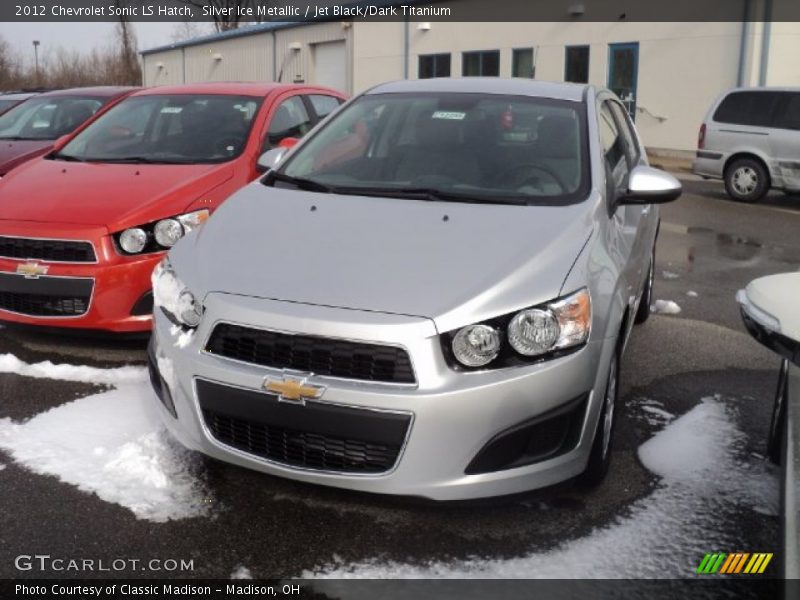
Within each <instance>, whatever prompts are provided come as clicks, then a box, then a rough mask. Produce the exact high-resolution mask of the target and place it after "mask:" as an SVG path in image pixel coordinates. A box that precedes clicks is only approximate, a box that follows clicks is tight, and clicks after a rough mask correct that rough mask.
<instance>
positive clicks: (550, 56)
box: [142, 0, 800, 152]
mask: <svg viewBox="0 0 800 600" xmlns="http://www.w3.org/2000/svg"><path fill="white" fill-rule="evenodd" d="M461 1H471V0H461ZM772 1H773V2H782V1H791V0H772ZM761 2H770V0H761ZM737 3H738V4H741V5H742V6H744V4H745V3H747V5H748V6H750V9H751V10H754V11H756V12H754V13H752V14H756V15H758V14H764V13H759V12H758V10H760V8H759V6H760V5H759V0H730V4H731V5H732V6H733V5H736V4H737ZM439 5H440V6H447V5H448V3H446V2H442V3H440V4H439ZM764 6H766V4H764ZM762 8H763V7H762ZM734 13H736V11H734ZM741 14H743V13H741ZM798 57H800V23H797V22H775V23H770V22H767V23H763V22H745V23H742V22H713V23H708V22H671V23H669V22H658V23H655V22H629V21H622V22H589V21H582V20H580V19H575V20H572V21H560V22H519V23H504V22H494V23H493V22H483V23H474V22H470V23H457V22H446V21H432V22H420V21H410V22H409V21H405V22H369V21H366V22H364V21H359V20H352V21H350V20H348V21H326V22H313V23H276V22H272V23H264V24H260V25H252V26H245V27H242V28H240V29H238V30H233V31H228V32H225V33H221V34H214V35H209V36H204V37H200V38H197V39H193V40H189V41H186V42H181V43H177V44H173V45H170V46H165V47H160V48H153V49H150V50H146V51H144V52H143V53H142V66H143V73H144V84H145V85H148V86H153V85H164V84H175V83H184V82H185V83H191V82H199V81H249V80H258V81H284V82H307V83H317V84H321V85H327V86H331V87H334V88H338V89H341V90H343V91H345V92H348V93H351V94H354V93H358V92H360V91H362V90H365V89H367V88H369V87H370V86H373V85H375V84H377V83H381V82H384V81H389V80H394V79H403V78H418V77H431V76H452V77H461V76H465V75H484V76H500V77H512V76H515V77H533V78H536V79H543V80H551V81H564V80H570V81H578V82H588V83H592V84H596V85H600V86H606V87H609V88H611V89H613V90H614V91H615V92H617V93H618V94H619V95H620V97H621V98H622V99H623V100H624V101H625V103H626V104H627V105H628V107H629V109H630V111H631V113H632V114H633V115H634V117H635V119H636V123H637V126H638V128H639V130H640V133H641V134H642V137H643V138H644V141H645V144H646V145H647V146H648V147H650V148H651V149H659V150H667V151H673V152H691V151H692V150H693V149H694V147H695V143H696V138H697V132H698V128H699V126H700V123H701V121H702V119H703V117H704V116H705V113H706V111H707V109H708V107H709V105H710V104H711V102H712V101H713V100H714V98H715V97H716V96H718V95H719V94H720V93H721V92H723V91H724V90H726V89H728V88H731V87H735V86H737V85H739V86H752V85H780V86H800V66H798Z"/></svg>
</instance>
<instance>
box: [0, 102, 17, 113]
mask: <svg viewBox="0 0 800 600" xmlns="http://www.w3.org/2000/svg"><path fill="white" fill-rule="evenodd" d="M20 102H22V100H16V99H14V100H9V99H3V98H0V115H1V114H3V113H4V112H6V111H7V110H8V109H9V108H13V107H14V106H16V105H17V104H19V103H20Z"/></svg>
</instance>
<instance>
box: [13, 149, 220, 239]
mask: <svg viewBox="0 0 800 600" xmlns="http://www.w3.org/2000/svg"><path fill="white" fill-rule="evenodd" d="M232 173H233V169H232V167H231V166H230V165H227V164H226V165H218V164H212V165H207V164H205V165H146V164H108V163H75V162H65V161H61V160H48V159H40V160H36V161H33V162H31V163H27V164H26V165H24V166H22V167H20V168H18V169H15V170H14V171H12V172H11V173H9V174H8V176H7V177H5V178H3V180H2V182H0V191H1V192H2V193H0V220H15V221H34V222H47V223H70V224H79V225H105V226H108V227H109V228H110V229H115V228H118V227H129V226H132V225H138V224H142V223H147V222H149V221H153V220H156V219H159V218H163V217H166V216H170V215H173V214H178V213H180V212H181V211H183V210H184V209H185V208H186V207H187V206H189V205H190V204H191V203H192V202H194V201H195V200H196V199H197V198H198V196H200V195H202V194H204V193H207V192H208V191H210V190H211V189H213V188H214V187H216V186H218V185H220V184H221V183H223V182H225V181H226V180H228V179H230V178H231V176H232Z"/></svg>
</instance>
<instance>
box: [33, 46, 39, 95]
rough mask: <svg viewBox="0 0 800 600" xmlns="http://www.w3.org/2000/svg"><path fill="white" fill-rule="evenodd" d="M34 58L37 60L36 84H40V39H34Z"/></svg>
mask: <svg viewBox="0 0 800 600" xmlns="http://www.w3.org/2000/svg"><path fill="white" fill-rule="evenodd" d="M33 58H34V60H35V61H36V85H39V40H33Z"/></svg>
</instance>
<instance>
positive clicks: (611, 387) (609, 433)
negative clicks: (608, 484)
mask: <svg viewBox="0 0 800 600" xmlns="http://www.w3.org/2000/svg"><path fill="white" fill-rule="evenodd" d="M619 361H620V348H619V346H617V348H616V349H615V350H614V355H613V356H612V357H611V364H610V365H609V367H608V377H607V379H606V390H605V394H604V396H603V407H602V409H601V410H600V418H599V419H598V420H597V428H596V429H595V434H594V442H593V443H592V450H591V453H590V454H589V462H588V463H587V465H586V470H585V471H584V472H583V473H581V475H580V476H579V478H578V483H579V484H580V485H581V486H582V487H585V488H593V487H597V486H598V485H600V484H601V483H602V482H603V480H604V479H605V477H606V474H608V468H609V466H610V465H611V442H612V440H613V438H614V425H615V423H616V413H617V404H618V403H619V402H618V400H619V373H620V367H619Z"/></svg>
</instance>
